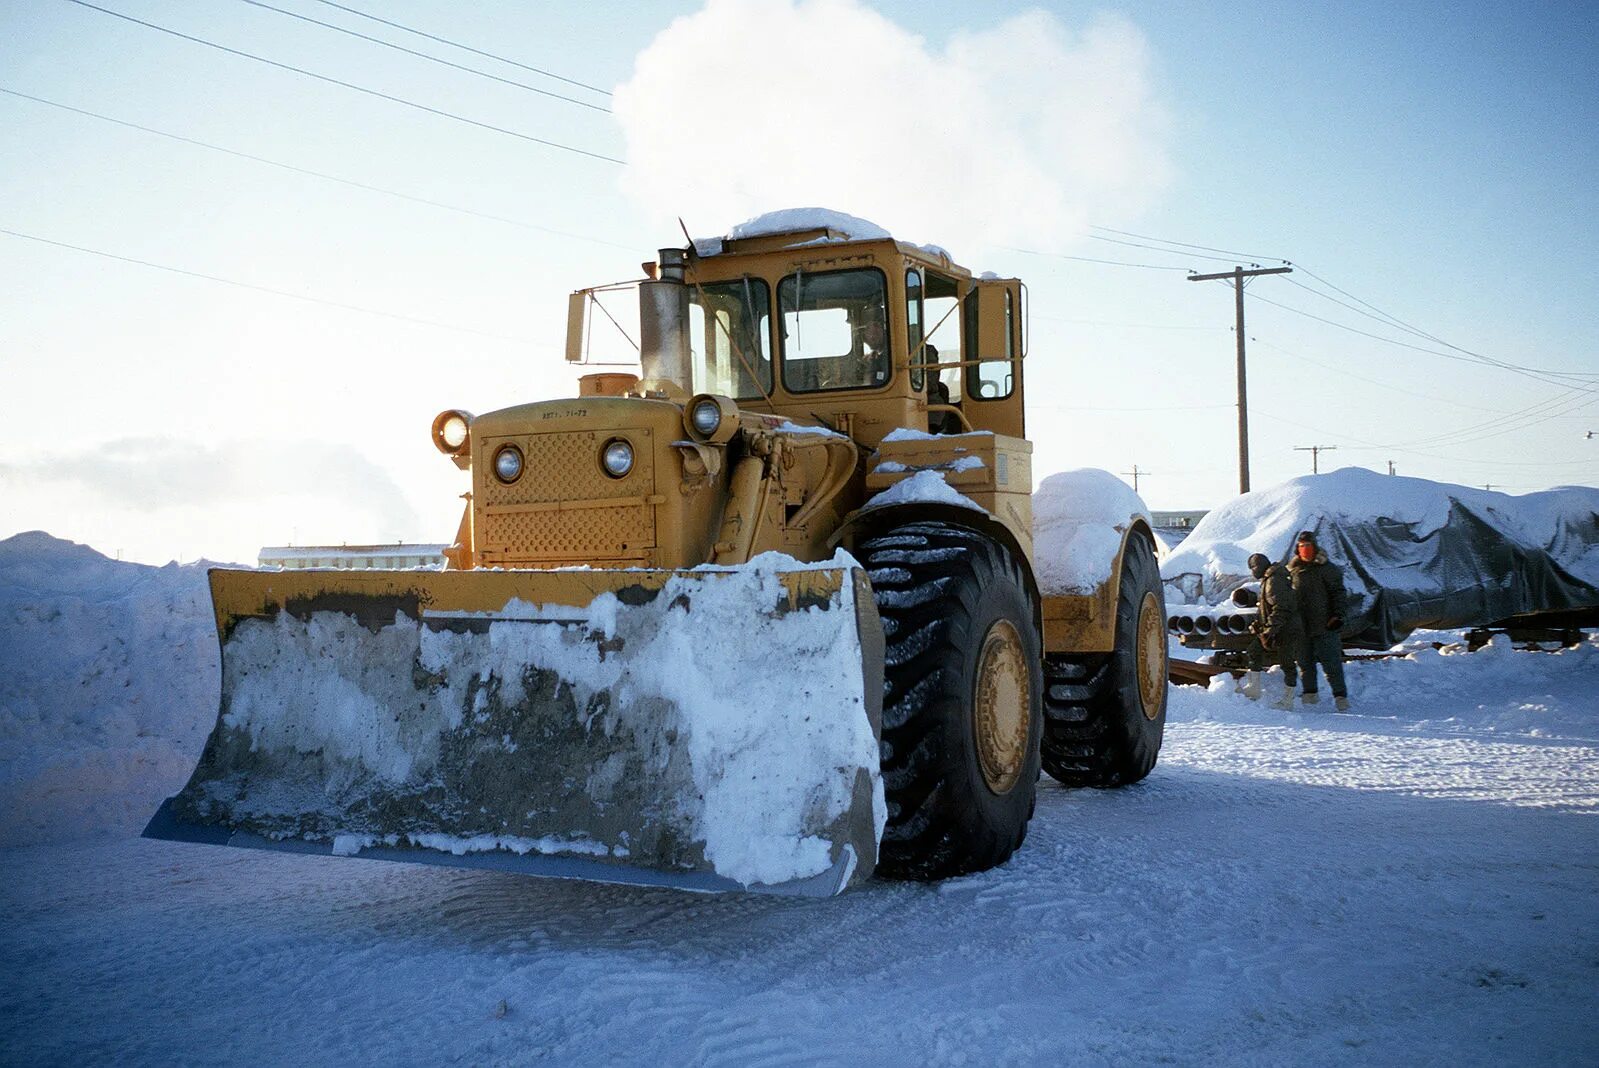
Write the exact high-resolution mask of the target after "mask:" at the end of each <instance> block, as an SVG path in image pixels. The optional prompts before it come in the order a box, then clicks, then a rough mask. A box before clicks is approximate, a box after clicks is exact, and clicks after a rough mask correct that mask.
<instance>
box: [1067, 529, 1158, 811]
mask: <svg viewBox="0 0 1599 1068" xmlns="http://www.w3.org/2000/svg"><path fill="white" fill-rule="evenodd" d="M1167 670H1168V665H1167V651H1166V600H1165V596H1164V595H1163V593H1162V591H1161V584H1160V569H1159V568H1158V567H1157V566H1156V564H1155V553H1154V550H1153V549H1151V548H1150V545H1149V542H1148V541H1146V540H1145V539H1143V538H1141V537H1136V536H1135V537H1132V538H1129V539H1128V540H1127V549H1126V553H1125V557H1124V559H1123V561H1122V574H1121V584H1120V586H1119V588H1118V591H1117V600H1116V651H1115V652H1112V653H1090V654H1086V655H1078V656H1051V657H1049V658H1048V660H1047V661H1046V662H1045V665H1044V675H1045V680H1046V690H1045V694H1044V742H1043V765H1044V770H1045V771H1047V772H1049V774H1050V775H1051V777H1053V778H1055V779H1057V780H1058V781H1060V782H1061V783H1063V784H1065V785H1067V786H1126V785H1127V784H1128V783H1135V782H1138V781H1139V780H1140V779H1142V778H1143V777H1144V776H1146V775H1148V774H1149V773H1150V771H1151V770H1152V769H1153V768H1154V767H1155V758H1156V756H1157V754H1159V752H1160V743H1161V740H1162V738H1163V736H1164V734H1165V730H1166V673H1167Z"/></svg>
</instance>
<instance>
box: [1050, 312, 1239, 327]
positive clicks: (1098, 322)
mask: <svg viewBox="0 0 1599 1068" xmlns="http://www.w3.org/2000/svg"><path fill="white" fill-rule="evenodd" d="M1029 314H1030V315H1031V316H1032V317H1033V318H1034V319H1043V320H1044V321H1046V322H1051V323H1071V324H1073V325H1076V326H1116V327H1126V328H1127V329H1129V330H1231V329H1232V327H1230V326H1189V325H1184V324H1177V323H1126V322H1113V321H1111V320H1109V319H1067V318H1063V317H1062V316H1059V315H1041V314H1040V313H1038V312H1036V311H1035V312H1030V313H1029Z"/></svg>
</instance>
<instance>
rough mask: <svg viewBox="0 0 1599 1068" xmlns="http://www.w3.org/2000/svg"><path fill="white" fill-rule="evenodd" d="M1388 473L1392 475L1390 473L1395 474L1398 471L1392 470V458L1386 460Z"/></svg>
mask: <svg viewBox="0 0 1599 1068" xmlns="http://www.w3.org/2000/svg"><path fill="white" fill-rule="evenodd" d="M1388 473H1389V474H1390V475H1392V474H1397V473H1398V472H1396V471H1395V470H1394V462H1393V461H1392V460H1389V461H1388Z"/></svg>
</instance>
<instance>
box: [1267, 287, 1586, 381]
mask: <svg viewBox="0 0 1599 1068" xmlns="http://www.w3.org/2000/svg"><path fill="white" fill-rule="evenodd" d="M1255 299H1256V300H1259V301H1264V302H1265V303H1267V304H1270V305H1272V306H1273V307H1275V308H1281V309H1282V310H1283V311H1286V312H1292V313H1293V314H1295V315H1302V316H1304V317H1305V318H1307V319H1314V320H1316V321H1317V322H1318V323H1326V324H1327V325H1328V326H1335V327H1337V328H1338V329H1340V330H1347V331H1349V332H1350V333H1351V334H1359V335H1360V336H1361V337H1369V338H1371V339H1372V340H1373V341H1381V342H1383V343H1384V344H1388V345H1396V346H1398V347H1399V348H1402V349H1412V350H1414V351H1416V352H1425V353H1428V354H1430V355H1433V356H1441V357H1443V358H1444V359H1446V360H1455V361H1457V362H1459V363H1470V364H1477V365H1478V366H1483V367H1495V368H1498V369H1499V370H1502V371H1510V372H1512V373H1514V374H1519V375H1524V376H1525V377H1527V378H1532V379H1535V380H1537V381H1539V382H1544V383H1547V384H1549V385H1556V386H1566V385H1569V384H1570V383H1567V382H1551V381H1550V380H1549V378H1547V377H1545V375H1546V373H1545V372H1543V371H1538V370H1536V369H1534V368H1530V367H1519V366H1517V365H1515V364H1506V363H1498V362H1495V361H1486V360H1484V359H1481V358H1473V357H1471V356H1462V355H1460V354H1458V353H1454V352H1442V351H1439V350H1438V349H1429V348H1425V347H1423V346H1421V345H1412V344H1411V343H1410V342H1408V341H1400V340H1398V339H1397V338H1391V337H1383V336H1382V335H1381V334H1373V333H1371V332H1370V331H1367V330H1361V329H1358V328H1357V327H1353V326H1350V325H1348V324H1347V323H1340V322H1338V321H1336V320H1333V319H1328V318H1325V317H1323V316H1320V315H1315V314H1312V313H1311V312H1308V311H1305V310H1304V309H1302V308H1295V307H1292V306H1290V305H1287V304H1281V303H1278V302H1277V301H1275V300H1272V299H1270V298H1268V297H1262V296H1257V297H1256V298H1255ZM1579 388H1589V387H1579Z"/></svg>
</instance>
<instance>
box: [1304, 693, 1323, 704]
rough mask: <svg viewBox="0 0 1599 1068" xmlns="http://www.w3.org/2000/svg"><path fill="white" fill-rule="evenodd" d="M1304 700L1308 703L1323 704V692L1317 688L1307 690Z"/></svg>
mask: <svg viewBox="0 0 1599 1068" xmlns="http://www.w3.org/2000/svg"><path fill="white" fill-rule="evenodd" d="M1304 701H1305V704H1307V705H1319V704H1321V694H1319V693H1317V692H1316V691H1315V690H1306V691H1305V694H1304Z"/></svg>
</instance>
